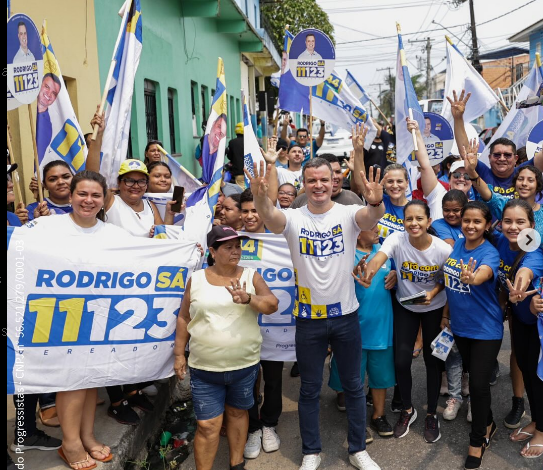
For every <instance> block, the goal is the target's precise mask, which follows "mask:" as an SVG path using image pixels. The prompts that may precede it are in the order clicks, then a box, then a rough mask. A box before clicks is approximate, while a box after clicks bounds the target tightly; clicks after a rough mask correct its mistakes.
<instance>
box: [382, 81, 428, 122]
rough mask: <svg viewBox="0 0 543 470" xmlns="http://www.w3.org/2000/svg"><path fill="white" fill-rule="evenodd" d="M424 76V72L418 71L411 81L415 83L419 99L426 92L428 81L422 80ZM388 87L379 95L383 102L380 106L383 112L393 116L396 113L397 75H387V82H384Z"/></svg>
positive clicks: (414, 86)
mask: <svg viewBox="0 0 543 470" xmlns="http://www.w3.org/2000/svg"><path fill="white" fill-rule="evenodd" d="M422 78H423V76H422V74H420V73H418V74H416V75H413V76H412V77H411V82H412V83H413V88H414V89H415V93H416V94H417V99H419V100H420V99H422V97H423V96H424V94H425V93H426V83H424V82H421V79H422ZM383 85H384V86H385V87H386V88H385V89H384V90H383V91H382V92H381V94H380V95H379V101H380V102H381V104H380V108H381V111H383V113H385V114H386V115H387V116H392V115H393V114H394V98H395V94H396V77H395V76H394V75H387V76H386V77H385V83H384V84H383Z"/></svg>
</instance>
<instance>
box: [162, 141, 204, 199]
mask: <svg viewBox="0 0 543 470" xmlns="http://www.w3.org/2000/svg"><path fill="white" fill-rule="evenodd" d="M158 148H159V150H160V153H161V155H160V160H161V161H162V163H166V165H168V166H169V167H170V170H171V171H172V185H173V186H183V188H185V195H187V196H188V193H193V192H194V191H196V190H197V189H198V188H201V187H202V183H200V182H199V181H198V180H197V179H196V177H195V176H194V175H192V174H191V173H190V172H189V171H188V170H187V169H186V168H185V167H184V166H183V165H181V163H179V162H178V161H177V160H176V159H175V158H173V157H172V156H171V155H170V154H169V153H168V152H166V150H164V149H163V148H162V147H161V146H160V145H159V146H158ZM172 190H173V188H172Z"/></svg>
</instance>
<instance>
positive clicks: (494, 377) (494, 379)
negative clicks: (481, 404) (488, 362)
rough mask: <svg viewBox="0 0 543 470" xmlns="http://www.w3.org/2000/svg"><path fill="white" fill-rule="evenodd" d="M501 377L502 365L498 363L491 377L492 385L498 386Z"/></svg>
mask: <svg viewBox="0 0 543 470" xmlns="http://www.w3.org/2000/svg"><path fill="white" fill-rule="evenodd" d="M500 375H501V373H500V363H499V362H498V361H496V365H495V366H494V369H493V370H492V375H491V376H490V385H496V383H497V382H498V377H499V376H500Z"/></svg>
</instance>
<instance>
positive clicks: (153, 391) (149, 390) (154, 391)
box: [141, 384, 158, 397]
mask: <svg viewBox="0 0 543 470" xmlns="http://www.w3.org/2000/svg"><path fill="white" fill-rule="evenodd" d="M141 391H142V392H143V393H145V395H147V396H148V397H156V396H157V395H158V388H156V386H155V384H151V385H148V386H147V387H145V388H142V389H141Z"/></svg>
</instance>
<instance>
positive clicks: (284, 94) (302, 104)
mask: <svg viewBox="0 0 543 470" xmlns="http://www.w3.org/2000/svg"><path fill="white" fill-rule="evenodd" d="M293 39H294V36H293V35H292V34H291V32H290V31H288V30H285V38H284V41H283V55H282V59H281V79H280V84H279V100H278V107H279V109H284V110H285V111H293V112H297V113H302V112H304V113H308V112H309V87H307V86H304V85H302V84H301V83H298V82H297V81H296V80H295V79H294V77H293V76H292V73H291V72H290V69H289V66H288V53H289V51H290V45H291V44H292V40H293Z"/></svg>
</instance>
